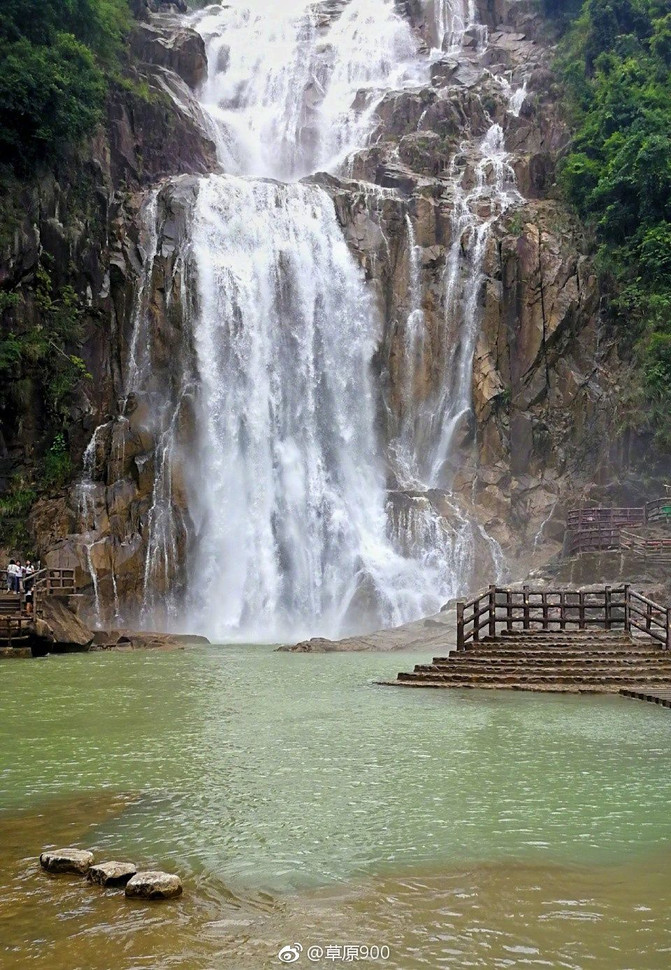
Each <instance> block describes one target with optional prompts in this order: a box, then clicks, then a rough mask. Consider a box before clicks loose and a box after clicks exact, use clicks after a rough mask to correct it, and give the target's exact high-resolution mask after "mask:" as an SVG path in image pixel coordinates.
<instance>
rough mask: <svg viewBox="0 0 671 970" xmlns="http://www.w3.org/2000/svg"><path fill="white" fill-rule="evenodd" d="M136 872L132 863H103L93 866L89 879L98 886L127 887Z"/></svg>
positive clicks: (89, 872) (135, 867)
mask: <svg viewBox="0 0 671 970" xmlns="http://www.w3.org/2000/svg"><path fill="white" fill-rule="evenodd" d="M136 872H137V866H135V865H133V863H132V862H101V863H100V864H99V865H96V866H91V868H90V869H89V871H88V875H87V879H88V880H89V882H92V883H95V884H96V885H97V886H125V885H126V883H127V882H128V880H129V879H131V878H132V877H133V876H134V875H135V873H136Z"/></svg>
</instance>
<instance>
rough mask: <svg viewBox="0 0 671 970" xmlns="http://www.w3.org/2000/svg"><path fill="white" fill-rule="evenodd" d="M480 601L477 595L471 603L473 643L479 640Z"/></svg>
mask: <svg viewBox="0 0 671 970" xmlns="http://www.w3.org/2000/svg"><path fill="white" fill-rule="evenodd" d="M480 603H481V597H480V596H478V598H477V599H476V601H475V603H474V604H473V640H474V641H475V643H478V641H479V640H480Z"/></svg>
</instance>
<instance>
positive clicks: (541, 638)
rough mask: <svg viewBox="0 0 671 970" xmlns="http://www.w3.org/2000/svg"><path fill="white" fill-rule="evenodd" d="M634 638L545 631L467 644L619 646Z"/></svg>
mask: <svg viewBox="0 0 671 970" xmlns="http://www.w3.org/2000/svg"><path fill="white" fill-rule="evenodd" d="M634 642H635V641H634V640H633V639H632V638H631V637H620V636H617V635H612V634H605V633H602V634H600V635H599V636H589V635H588V634H579V633H567V634H565V635H564V634H561V633H557V632H552V633H544V634H542V635H538V636H536V635H535V634H519V635H517V636H512V635H511V636H505V634H504V635H501V636H497V637H489V636H486V637H480V640H469V641H468V643H467V644H466V646H467V648H468V647H470V646H474V645H476V644H478V643H505V644H506V645H507V646H510V645H511V644H518V643H520V644H544V643H569V644H580V645H581V646H582V645H586V644H603V643H613V644H616V645H618V646H624V645H626V644H632V645H633V644H634Z"/></svg>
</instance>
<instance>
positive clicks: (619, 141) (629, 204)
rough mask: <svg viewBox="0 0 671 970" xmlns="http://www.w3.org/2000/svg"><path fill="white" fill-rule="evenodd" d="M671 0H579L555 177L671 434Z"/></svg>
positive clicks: (655, 409)
mask: <svg viewBox="0 0 671 970" xmlns="http://www.w3.org/2000/svg"><path fill="white" fill-rule="evenodd" d="M670 66H671V0H585V2H584V4H583V7H582V12H581V13H580V15H579V17H578V18H577V19H576V20H575V22H574V24H573V26H572V27H571V29H570V30H569V32H568V34H567V37H566V38H565V41H564V52H563V56H562V67H563V71H564V76H565V79H566V82H567V87H568V90H569V92H570V94H571V104H572V111H573V115H574V119H575V125H576V135H575V139H574V142H573V145H572V151H571V152H570V153H569V154H568V155H567V157H566V159H565V161H564V164H563V168H562V173H561V181H562V185H563V187H564V190H565V192H566V194H567V196H568V197H569V199H570V200H571V201H572V202H573V203H574V205H575V206H576V208H577V209H578V211H579V212H580V214H581V215H582V216H583V218H584V219H585V220H586V221H587V222H588V223H590V224H591V225H592V226H593V227H594V230H595V233H596V237H597V241H598V244H599V252H598V259H599V263H600V266H601V269H602V275H603V279H604V283H605V285H606V289H607V292H608V296H609V305H610V308H611V311H612V315H613V318H614V320H615V321H616V323H617V324H618V326H619V327H620V331H621V334H622V340H623V343H624V344H626V345H628V346H629V347H630V348H631V347H634V349H635V354H636V358H637V360H638V361H639V364H640V373H641V391H642V393H643V394H644V396H645V399H646V414H647V416H648V418H649V419H650V421H651V423H652V426H653V430H654V431H655V432H656V434H657V436H658V440H659V441H660V442H665V443H668V442H669V441H671V356H670V351H669V347H670V346H671V74H670V71H669V69H670Z"/></svg>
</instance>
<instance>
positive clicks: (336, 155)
mask: <svg viewBox="0 0 671 970" xmlns="http://www.w3.org/2000/svg"><path fill="white" fill-rule="evenodd" d="M193 23H194V26H195V27H196V29H197V30H198V31H199V32H200V33H201V35H202V36H203V38H204V40H205V43H206V49H207V55H208V63H209V65H210V71H209V77H208V81H207V83H206V85H205V88H204V90H203V92H202V100H203V107H204V109H205V110H206V112H208V113H209V115H210V117H211V118H212V120H213V122H214V127H215V130H216V132H217V134H216V143H217V147H218V151H219V155H220V158H221V161H222V165H223V167H224V169H225V170H226V171H227V172H229V173H231V174H235V175H244V176H257V177H264V176H269V177H272V178H279V179H283V180H291V179H297V178H301V177H303V176H305V175H309V174H311V173H313V172H316V171H319V170H332V169H334V168H335V167H336V166H337V165H338V164H339V163H340V162H342V161H343V160H344V159H345V158H346V156H347V155H348V154H349V153H350V152H352V151H353V150H354V149H356V148H359V147H361V145H362V144H363V143H364V142H365V138H366V135H367V134H368V131H369V129H370V127H371V125H372V119H373V114H374V112H375V108H376V107H377V105H378V104H379V102H380V100H381V99H382V97H383V96H384V95H385V94H386V92H387V91H389V90H393V89H399V88H402V87H404V86H407V85H412V84H413V83H419V82H420V81H422V80H426V78H427V76H428V75H427V71H428V65H427V64H426V63H425V62H422V61H420V60H419V59H418V57H417V40H416V38H415V37H414V36H413V33H412V30H411V28H410V26H409V24H408V23H407V21H405V20H404V19H403V18H402V17H400V16H399V15H398V14H397V13H396V11H395V4H394V3H393V2H389V0H349V2H345V3H342V4H327V3H315V2H313V0H282V2H281V3H276V2H274V0H243V2H239V3H232V4H231V5H230V6H227V7H214V8H208V9H206V10H205V11H204V12H203V13H201V14H197V15H195V18H194V21H193ZM355 102H356V106H355Z"/></svg>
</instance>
